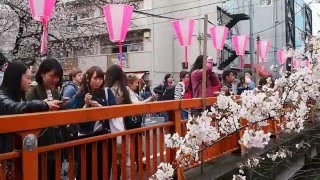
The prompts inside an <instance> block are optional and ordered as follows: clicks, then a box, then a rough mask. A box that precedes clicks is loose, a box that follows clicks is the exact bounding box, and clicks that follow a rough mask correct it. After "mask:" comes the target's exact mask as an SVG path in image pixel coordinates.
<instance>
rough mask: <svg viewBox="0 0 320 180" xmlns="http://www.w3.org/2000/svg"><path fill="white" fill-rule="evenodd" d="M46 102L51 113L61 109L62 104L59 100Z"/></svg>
mask: <svg viewBox="0 0 320 180" xmlns="http://www.w3.org/2000/svg"><path fill="white" fill-rule="evenodd" d="M45 102H46V103H47V104H48V106H49V109H50V111H56V110H58V109H60V106H59V104H60V103H61V101H58V100H53V101H48V100H45Z"/></svg>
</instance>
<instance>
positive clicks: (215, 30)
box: [210, 26, 229, 51]
mask: <svg viewBox="0 0 320 180" xmlns="http://www.w3.org/2000/svg"><path fill="white" fill-rule="evenodd" d="M228 32H229V29H228V28H227V27H226V26H216V27H211V28H210V33H211V39H212V44H213V47H214V48H215V49H217V50H220V51H221V50H222V49H223V46H224V43H225V42H226V39H227V35H228Z"/></svg>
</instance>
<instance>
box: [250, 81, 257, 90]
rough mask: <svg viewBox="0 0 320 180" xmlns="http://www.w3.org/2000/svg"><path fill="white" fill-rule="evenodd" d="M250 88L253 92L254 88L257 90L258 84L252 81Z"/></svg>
mask: <svg viewBox="0 0 320 180" xmlns="http://www.w3.org/2000/svg"><path fill="white" fill-rule="evenodd" d="M248 88H249V90H253V89H254V88H256V84H255V83H254V82H253V81H250V82H249V84H248Z"/></svg>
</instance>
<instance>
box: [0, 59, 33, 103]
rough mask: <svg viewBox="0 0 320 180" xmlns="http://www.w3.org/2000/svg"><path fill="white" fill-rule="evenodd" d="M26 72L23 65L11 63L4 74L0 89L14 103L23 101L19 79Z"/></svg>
mask: <svg viewBox="0 0 320 180" xmlns="http://www.w3.org/2000/svg"><path fill="white" fill-rule="evenodd" d="M27 70H28V67H27V66H26V65H25V64H23V63H20V62H11V63H9V65H8V67H7V69H6V71H5V72H4V77H3V81H2V85H1V87H0V89H1V90H3V91H4V92H6V93H7V95H8V96H9V97H10V98H11V99H13V100H14V101H16V102H19V101H21V99H23V100H25V92H23V91H22V90H21V77H22V75H23V74H25V73H26V71H27Z"/></svg>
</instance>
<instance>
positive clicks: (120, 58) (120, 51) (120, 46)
mask: <svg viewBox="0 0 320 180" xmlns="http://www.w3.org/2000/svg"><path fill="white" fill-rule="evenodd" d="M119 61H120V67H121V68H122V43H121V41H119Z"/></svg>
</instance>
